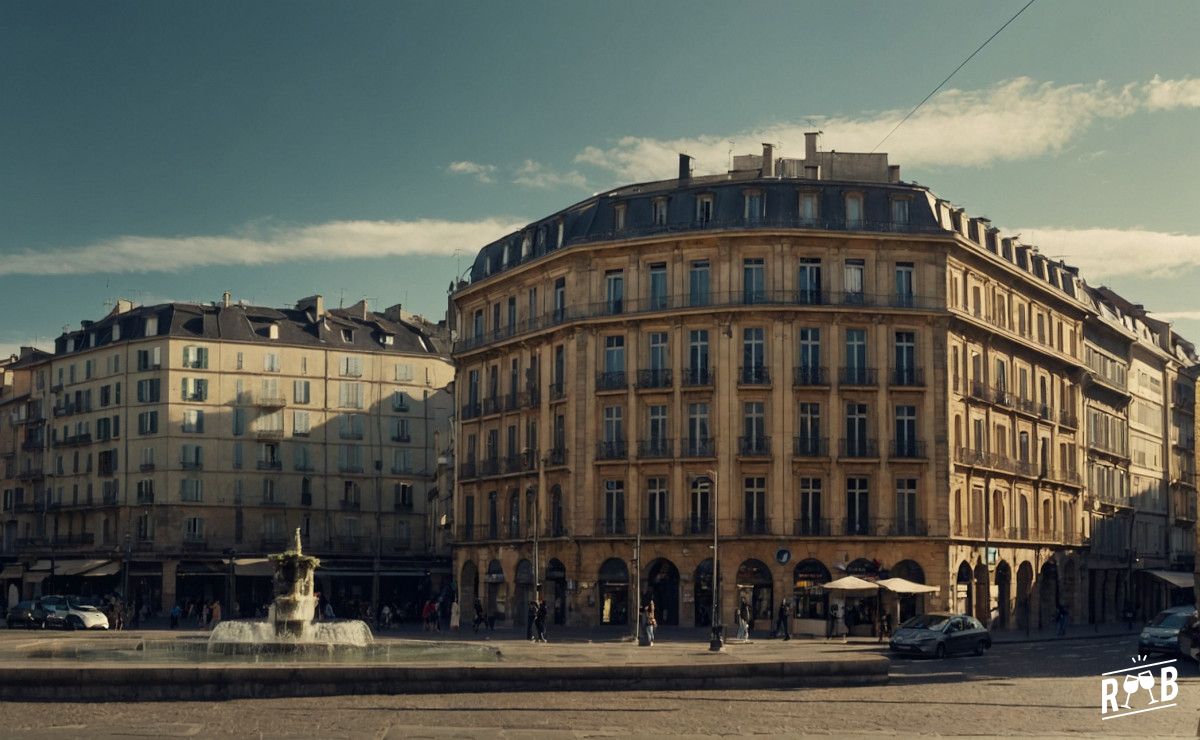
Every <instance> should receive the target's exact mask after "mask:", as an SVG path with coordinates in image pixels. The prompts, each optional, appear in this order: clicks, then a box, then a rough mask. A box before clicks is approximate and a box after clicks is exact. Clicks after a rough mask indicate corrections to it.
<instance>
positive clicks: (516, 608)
mask: <svg viewBox="0 0 1200 740" xmlns="http://www.w3.org/2000/svg"><path fill="white" fill-rule="evenodd" d="M513 580H514V583H515V584H516V589H515V590H514V591H513V606H512V610H511V611H512V615H513V626H515V627H524V626H525V622H526V619H527V618H528V616H529V612H530V606H529V602H530V601H533V599H534V595H535V594H534V590H533V563H531V562H529V561H528V560H525V559H524V558H522V559H521V560H519V561H518V562H517V572H516V577H515V578H514V579H513Z"/></svg>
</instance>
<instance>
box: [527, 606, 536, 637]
mask: <svg viewBox="0 0 1200 740" xmlns="http://www.w3.org/2000/svg"><path fill="white" fill-rule="evenodd" d="M536 619H537V604H535V603H534V602H533V601H530V602H529V603H528V604H527V605H526V606H525V639H526V640H529V641H530V642H533V639H534V635H533V622H534V620H536Z"/></svg>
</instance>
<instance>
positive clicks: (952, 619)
mask: <svg viewBox="0 0 1200 740" xmlns="http://www.w3.org/2000/svg"><path fill="white" fill-rule="evenodd" d="M888 646H889V647H890V648H891V649H892V652H895V653H909V654H911V655H932V656H933V657H935V658H944V657H946V656H947V655H950V654H951V653H974V654H975V655H983V651H984V650H987V649H988V648H990V647H991V646H992V635H991V633H990V632H988V631H987V628H985V627H984V626H983V625H982V624H980V623H979V620H978V619H976V618H974V617H972V616H970V615H968V614H944V613H943V614H937V613H935V614H920V615H918V616H915V617H913V618H912V619H909V620H908V621H906V622H904V623H903V624H901V625H900V626H899V627H898V628H896V634H894V635H892V639H891V641H890V642H889V643H888Z"/></svg>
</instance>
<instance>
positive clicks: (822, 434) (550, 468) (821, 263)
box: [453, 134, 1090, 634]
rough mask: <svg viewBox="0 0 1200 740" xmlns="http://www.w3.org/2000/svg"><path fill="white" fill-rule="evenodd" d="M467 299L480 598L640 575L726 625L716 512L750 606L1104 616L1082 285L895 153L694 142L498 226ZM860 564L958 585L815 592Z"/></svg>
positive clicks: (729, 597) (465, 442)
mask: <svg viewBox="0 0 1200 740" xmlns="http://www.w3.org/2000/svg"><path fill="white" fill-rule="evenodd" d="M453 304H454V309H455V313H456V317H457V322H458V325H457V331H458V341H457V342H456V345H455V349H454V360H455V362H456V365H457V368H458V376H457V377H458V380H457V382H456V393H457V410H458V420H457V425H458V427H457V460H458V463H459V470H458V473H459V474H458V478H457V482H456V488H455V502H454V506H455V510H454V543H455V556H454V559H455V563H454V568H455V573H456V576H457V577H458V578H459V579H460V583H461V593H462V594H463V599H464V601H465V606H464V608H465V609H467V610H468V611H467V613H468V614H469V613H470V611H469V609H470V602H471V598H472V595H473V594H475V595H478V597H479V598H480V599H481V600H482V601H483V603H484V605H485V609H486V610H487V611H488V612H490V613H492V614H494V615H496V616H497V617H498V618H499V619H501V620H506V619H511V620H514V621H515V623H516V624H518V625H519V624H522V623H523V621H524V614H525V611H524V610H525V608H526V605H527V604H528V602H529V600H530V598H532V597H533V593H534V584H535V582H540V583H542V584H543V593H544V595H545V596H546V599H547V602H548V604H549V606H550V608H551V615H552V618H553V620H554V622H556V623H559V624H564V623H565V624H572V625H595V624H605V623H608V624H626V623H630V622H631V620H632V618H633V615H634V614H636V608H637V597H636V594H637V593H638V592H639V591H640V593H641V594H642V599H643V600H644V599H648V598H653V599H654V601H655V603H656V607H657V613H658V619H659V623H660V624H665V625H682V626H699V625H705V624H709V623H710V622H711V620H712V605H713V603H714V598H713V594H712V582H713V578H712V573H713V552H712V547H713V539H714V530H715V535H716V539H717V541H718V570H719V578H718V581H717V583H718V585H719V594H718V598H717V599H716V603H717V604H718V609H719V610H720V612H719V614H720V618H721V621H722V622H723V623H726V624H729V623H731V622H732V611H733V608H734V607H735V605H736V604H737V603H738V602H739V601H740V600H745V601H746V602H747V603H748V604H749V605H750V606H751V608H752V610H753V612H754V616H755V618H756V620H759V621H758V624H757V625H756V626H758V627H759V628H762V627H765V626H769V625H770V623H771V622H773V616H774V614H775V610H776V609H778V606H779V604H780V602H781V601H782V600H784V599H787V600H790V601H792V603H793V604H794V608H795V619H796V623H795V629H797V630H798V631H800V632H810V633H820V634H823V633H824V631H825V629H826V627H827V620H828V618H829V615H830V608H831V606H836V607H837V614H838V624H839V629H843V630H844V629H845V626H846V624H847V623H849V626H850V629H851V631H852V632H853V633H855V634H869V633H870V631H871V630H872V629H873V624H874V622H875V620H876V619H877V617H878V615H879V612H880V610H881V609H882V610H886V611H888V613H890V614H892V616H893V618H895V617H896V616H901V617H907V616H908V615H910V614H912V613H914V612H917V611H921V610H934V609H956V610H960V611H965V612H969V613H973V614H975V615H976V616H977V617H978V618H980V619H981V620H984V621H985V622H992V621H993V620H996V621H995V622H994V623H995V624H996V625H997V627H1008V628H1018V627H1019V628H1024V626H1025V624H1026V623H1027V622H1028V623H1030V624H1032V626H1033V627H1034V628H1035V629H1036V628H1037V627H1038V626H1039V625H1048V624H1049V623H1050V620H1051V614H1052V613H1053V611H1054V609H1055V608H1056V606H1057V604H1059V603H1063V604H1066V605H1068V607H1069V608H1070V609H1072V612H1073V614H1075V613H1077V612H1078V611H1079V609H1081V608H1083V605H1084V603H1085V594H1086V588H1085V584H1083V583H1082V582H1081V581H1082V578H1081V575H1080V565H1081V562H1080V561H1079V557H1078V554H1079V553H1080V548H1081V547H1083V546H1085V545H1086V542H1087V538H1086V536H1087V534H1088V528H1089V518H1088V516H1089V515H1088V513H1087V510H1086V508H1085V506H1084V502H1083V498H1084V497H1083V487H1082V484H1081V480H1080V474H1079V471H1080V469H1081V461H1082V457H1081V447H1080V440H1079V433H1080V432H1079V423H1078V418H1077V410H1078V408H1079V406H1080V402H1081V400H1080V399H1081V391H1080V386H1079V382H1080V379H1081V378H1082V376H1083V374H1084V371H1085V367H1084V364H1083V362H1082V360H1081V357H1082V352H1083V350H1082V335H1083V329H1082V326H1083V322H1084V318H1085V315H1086V314H1087V312H1088V310H1089V305H1090V304H1089V303H1087V302H1086V299H1085V297H1084V294H1083V284H1082V281H1081V280H1080V279H1079V277H1078V275H1077V273H1076V270H1075V269H1074V268H1072V267H1069V266H1066V265H1064V264H1062V263H1061V262H1054V261H1051V260H1049V259H1047V258H1046V257H1044V256H1042V255H1040V254H1038V252H1037V250H1036V248H1033V247H1030V246H1027V245H1022V244H1019V243H1018V242H1017V240H1016V239H1015V238H1004V237H1002V236H1001V235H1000V234H998V231H997V229H995V228H992V227H991V226H990V224H989V222H988V221H987V219H985V218H981V217H976V218H972V217H969V216H967V215H965V214H964V213H963V211H962V209H959V208H956V207H953V206H952V205H951V204H949V203H948V202H946V201H944V200H941V199H939V198H938V197H936V196H935V195H933V194H932V193H930V192H929V191H928V190H927V189H926V188H924V187H921V186H919V185H917V184H915V183H905V182H902V181H901V180H900V178H899V168H898V167H895V166H889V165H888V162H887V155H886V154H844V153H832V152H819V151H817V141H816V135H815V134H810V135H809V136H808V141H807V142H806V153H805V157H804V159H784V158H776V157H775V156H774V154H773V152H772V151H771V148H770V147H769V146H768V147H764V153H763V155H762V156H761V157H760V156H757V155H752V156H746V157H736V158H735V159H734V168H733V170H732V171H730V172H729V173H727V174H725V175H719V176H707V177H693V176H692V175H691V172H690V160H689V159H688V158H687V157H683V156H681V157H680V172H679V177H678V178H676V179H673V180H666V181H662V182H650V183H642V184H637V185H630V186H627V187H621V188H618V189H615V190H612V191H610V192H606V193H603V194H601V195H597V196H595V197H592V198H588V199H587V200H585V201H582V202H580V203H577V204H575V205H572V206H570V207H569V208H566V209H564V210H562V211H560V212H559V213H556V214H553V215H551V216H549V217H547V218H544V219H542V220H540V221H537V222H535V223H532V224H530V225H529V226H528V227H527V228H525V229H523V230H521V231H520V232H517V233H514V234H511V235H509V236H507V237H505V238H503V239H500V240H498V241H496V242H495V243H493V244H489V245H487V246H486V247H484V248H483V249H482V250H481V251H480V253H479V256H478V258H477V259H476V261H475V263H474V266H473V267H472V269H471V275H470V281H469V283H466V282H464V283H461V284H459V285H458V286H457V288H456V289H455V291H454V293H453ZM639 542H640V549H639V548H638V543H639ZM535 552H536V559H535ZM846 575H857V576H859V577H863V578H867V579H883V578H888V577H900V578H904V579H907V580H908V581H911V582H913V583H914V584H926V585H928V586H932V587H934V589H935V590H934V591H933V592H932V593H927V594H916V593H904V592H903V590H904V587H903V586H901V591H900V592H895V591H882V592H880V593H881V595H880V596H878V597H870V598H866V597H864V596H862V595H860V594H851V595H847V596H840V595H838V594H839V592H831V591H827V590H825V589H821V588H818V587H819V586H820V585H821V584H823V583H826V582H828V581H830V580H832V579H838V578H841V577H842V576H846ZM910 590H918V589H910ZM847 611H848V612H849V615H848V616H849V619H848V620H847V619H846V616H847V614H846V613H847ZM764 619H765V620H766V621H762V620H764Z"/></svg>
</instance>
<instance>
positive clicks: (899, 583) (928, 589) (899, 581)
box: [842, 578, 938, 594]
mask: <svg viewBox="0 0 1200 740" xmlns="http://www.w3.org/2000/svg"><path fill="white" fill-rule="evenodd" d="M842 580H845V579H842ZM876 585H878V586H882V587H884V588H886V589H887V590H888V591H891V592H892V593H897V594H935V593H937V592H938V587H937V586H926V585H925V584H924V583H915V582H913V581H910V580H908V579H907V578H885V579H883V580H882V581H877V582H876Z"/></svg>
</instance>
